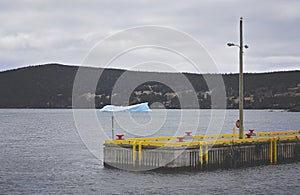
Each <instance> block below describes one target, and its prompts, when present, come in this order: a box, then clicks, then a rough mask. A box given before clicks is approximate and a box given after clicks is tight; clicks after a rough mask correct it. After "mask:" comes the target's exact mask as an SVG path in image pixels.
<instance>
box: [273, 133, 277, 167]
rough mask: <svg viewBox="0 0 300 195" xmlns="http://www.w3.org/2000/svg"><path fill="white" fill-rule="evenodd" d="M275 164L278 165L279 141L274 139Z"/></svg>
mask: <svg viewBox="0 0 300 195" xmlns="http://www.w3.org/2000/svg"><path fill="white" fill-rule="evenodd" d="M273 146H274V164H277V139H276V138H274V144H273Z"/></svg>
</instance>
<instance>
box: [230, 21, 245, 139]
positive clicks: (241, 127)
mask: <svg viewBox="0 0 300 195" xmlns="http://www.w3.org/2000/svg"><path fill="white" fill-rule="evenodd" d="M227 46H228V47H232V46H236V47H239V49H240V52H239V63H240V73H239V139H243V138H244V114H243V109H244V92H243V87H244V84H243V81H244V78H243V48H245V49H248V48H249V46H248V45H244V44H243V18H242V17H241V18H240V45H237V44H234V43H227Z"/></svg>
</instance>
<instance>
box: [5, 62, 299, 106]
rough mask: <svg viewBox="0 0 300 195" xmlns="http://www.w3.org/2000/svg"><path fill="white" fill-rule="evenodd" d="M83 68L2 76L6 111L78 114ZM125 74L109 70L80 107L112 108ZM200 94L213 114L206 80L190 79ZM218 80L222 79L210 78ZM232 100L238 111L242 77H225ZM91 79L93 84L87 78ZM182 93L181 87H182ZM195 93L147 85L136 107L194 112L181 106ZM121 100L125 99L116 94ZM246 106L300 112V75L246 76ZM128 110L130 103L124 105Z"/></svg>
mask: <svg viewBox="0 0 300 195" xmlns="http://www.w3.org/2000/svg"><path fill="white" fill-rule="evenodd" d="M84 69H85V73H86V75H91V77H92V76H97V75H96V74H99V69H96V68H84ZM77 70H78V67H77V66H65V65H60V64H46V65H39V66H30V67H25V68H19V69H15V70H8V71H4V72H0V108H72V89H73V83H74V78H75V75H76V72H77ZM124 72H125V71H124V70H116V69H107V70H104V71H103V73H102V74H101V78H100V79H99V83H98V85H97V89H96V91H90V90H89V89H88V88H87V87H86V86H84V84H83V86H82V91H81V93H80V94H76V97H75V99H76V100H78V101H81V102H82V104H80V107H82V108H89V107H90V105H91V102H95V104H96V107H98V108H101V107H103V106H104V105H107V104H110V102H111V101H110V100H111V95H112V94H111V91H112V88H113V86H114V85H115V83H116V81H117V79H118V78H119V77H120V76H121V75H122V74H123V73H124ZM126 73H128V74H129V76H130V77H133V78H134V77H136V78H138V77H147V78H151V77H152V76H154V77H155V76H157V75H159V76H163V77H165V78H171V77H174V75H175V76H176V74H177V73H153V72H130V71H127V72H126ZM184 75H185V76H186V77H187V78H188V79H189V81H190V83H191V84H192V85H193V88H194V89H192V90H195V91H196V92H197V97H198V102H199V105H200V107H201V108H210V105H211V102H210V95H211V91H210V90H209V89H208V87H207V84H206V82H205V80H204V78H203V75H198V74H189V73H184ZM206 76H209V77H210V78H214V77H216V76H218V75H216V74H209V75H206ZM222 77H223V80H224V83H225V87H226V94H227V100H226V101H227V108H238V74H224V75H222ZM86 79H88V78H86ZM179 89H180V86H179ZM190 91H191V89H187V88H186V86H182V88H181V89H180V92H179V93H178V91H177V93H174V92H173V91H172V89H171V88H170V87H168V86H166V85H164V84H162V83H159V82H155V81H151V82H147V83H143V84H141V85H139V86H137V88H135V90H134V91H132V93H131V96H130V104H135V103H139V102H145V101H148V102H149V103H150V104H151V103H153V102H161V103H162V104H163V105H164V106H165V107H166V108H194V107H195V105H192V104H191V105H185V106H181V105H180V102H179V100H178V95H180V93H182V94H185V95H188V94H189V93H190ZM113 95H114V96H118V95H119V94H113ZM244 96H245V100H244V102H245V103H244V106H245V108H249V109H290V110H297V109H299V107H300V71H286V72H273V73H255V74H253V73H251V74H247V73H246V74H244ZM118 104H120V105H124V104H125V105H126V104H128V102H119V103H118Z"/></svg>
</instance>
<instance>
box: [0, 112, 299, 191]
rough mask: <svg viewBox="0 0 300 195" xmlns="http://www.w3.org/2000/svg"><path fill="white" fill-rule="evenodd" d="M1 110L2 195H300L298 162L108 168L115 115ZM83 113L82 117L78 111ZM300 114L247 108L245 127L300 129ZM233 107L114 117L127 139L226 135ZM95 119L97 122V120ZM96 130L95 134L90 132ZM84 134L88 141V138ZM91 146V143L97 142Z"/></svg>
mask: <svg viewBox="0 0 300 195" xmlns="http://www.w3.org/2000/svg"><path fill="white" fill-rule="evenodd" d="M76 112H78V113H79V114H78V113H77V114H75V116H74V115H73V112H72V110H63V109H61V110H55V109H54V110H52V109H51V110H43V109H1V110H0V125H1V126H0V194H54V193H55V194H66V193H71V194H73V193H75V194H83V193H84V194H171V193H172V194H183V193H187V194H201V193H204V194H257V193H258V194H283V193H284V194H299V192H300V175H299V173H300V163H293V164H284V165H272V166H258V167H250V168H240V169H232V170H217V171H209V172H166V173H165V172H154V171H149V172H129V171H124V170H115V169H106V168H104V167H103V164H102V144H103V142H104V140H105V139H111V118H112V113H101V112H98V111H96V112H94V113H91V112H90V111H87V110H77V111H76ZM80 113H82V114H80ZM299 116H300V113H290V112H285V111H281V110H274V111H273V110H245V128H246V130H248V129H254V130H255V131H282V130H292V129H300V120H299V118H300V117H299ZM237 117H238V111H237V110H226V111H224V112H222V113H221V114H220V111H217V112H216V113H214V112H212V111H211V110H200V111H198V110H154V111H152V112H151V113H133V114H128V113H119V114H115V115H114V133H115V134H125V137H142V136H160V135H182V134H184V132H185V131H192V132H193V134H204V133H220V132H221V133H230V132H232V127H233V126H234V123H235V120H236V119H237ZM95 119H96V121H95ZM88 132H94V133H95V134H93V133H92V134H88ZM87 135H89V136H87ZM94 142H95V143H96V144H94Z"/></svg>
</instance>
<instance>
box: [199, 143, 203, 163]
mask: <svg viewBox="0 0 300 195" xmlns="http://www.w3.org/2000/svg"><path fill="white" fill-rule="evenodd" d="M199 162H200V167H201V168H202V165H203V150H202V144H201V143H200V145H199Z"/></svg>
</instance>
